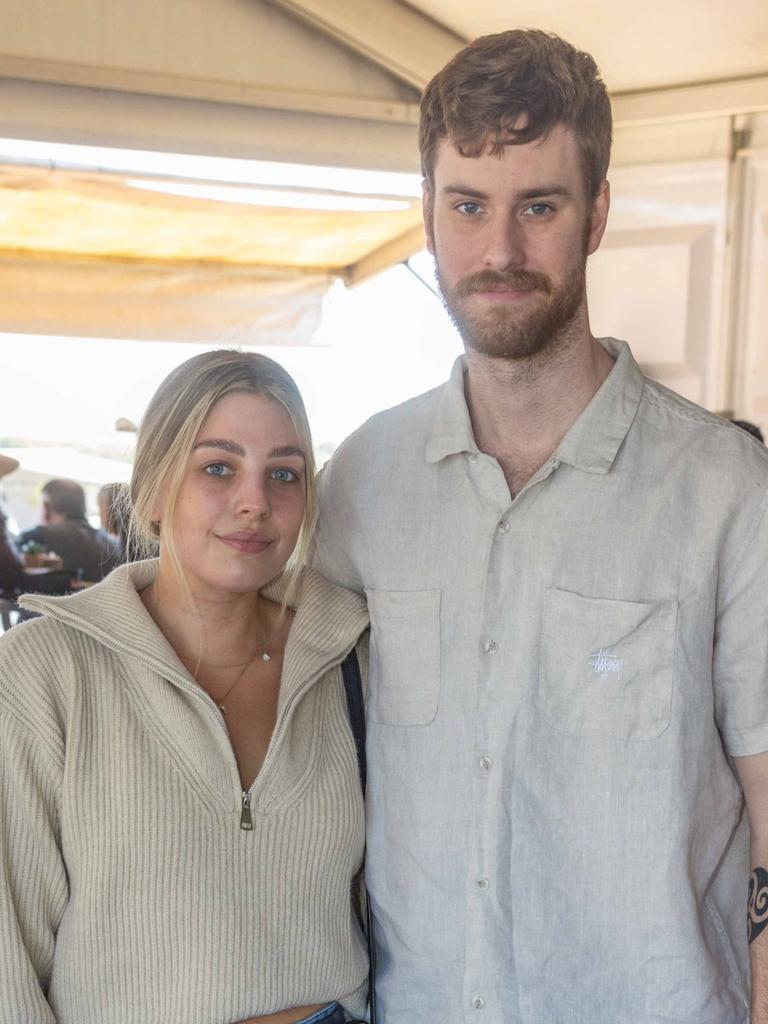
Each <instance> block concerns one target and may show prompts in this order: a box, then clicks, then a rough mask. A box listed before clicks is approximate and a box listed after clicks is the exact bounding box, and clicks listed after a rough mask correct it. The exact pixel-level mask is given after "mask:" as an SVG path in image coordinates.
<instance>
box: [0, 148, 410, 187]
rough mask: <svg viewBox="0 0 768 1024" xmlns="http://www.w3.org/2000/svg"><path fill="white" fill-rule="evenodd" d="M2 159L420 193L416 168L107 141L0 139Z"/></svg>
mask: <svg viewBox="0 0 768 1024" xmlns="http://www.w3.org/2000/svg"><path fill="white" fill-rule="evenodd" d="M2 161H5V162H6V163H22V164H45V165H52V166H55V167H62V168H76V169H78V170H89V171H112V172H118V173H122V174H149V175H162V176H163V177H169V176H171V177H179V178H195V179H200V180H203V181H208V182H211V181H213V182H231V183H233V184H241V185H276V186H278V187H282V188H291V187H294V188H313V189H319V190H322V191H328V192H352V193H357V194H359V195H377V196H404V197H407V198H411V199H412V198H414V197H417V196H419V195H421V178H420V176H419V175H418V174H403V173H400V172H395V171H364V170H355V169H354V168H350V167H319V166H314V165H310V164H282V163H273V162H271V161H266V160H239V159H234V158H230V157H217V156H190V155H187V154H185V153H155V152H152V151H150V150H141V149H111V148H107V147H105V146H79V145H73V144H70V143H63V142H35V141H32V140H26V139H0V162H2Z"/></svg>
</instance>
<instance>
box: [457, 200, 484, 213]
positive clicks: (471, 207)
mask: <svg viewBox="0 0 768 1024" xmlns="http://www.w3.org/2000/svg"><path fill="white" fill-rule="evenodd" d="M456 209H457V210H461V212H462V213H466V214H469V215H470V216H471V215H472V214H475V213H477V212H478V211H479V209H480V204H479V203H473V202H471V201H470V200H467V201H466V202H464V203H459V205H458V206H457V207H456Z"/></svg>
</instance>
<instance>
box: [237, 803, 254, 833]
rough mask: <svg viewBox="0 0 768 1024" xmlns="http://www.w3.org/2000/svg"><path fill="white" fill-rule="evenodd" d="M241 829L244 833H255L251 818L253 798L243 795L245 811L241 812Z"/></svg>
mask: <svg viewBox="0 0 768 1024" xmlns="http://www.w3.org/2000/svg"><path fill="white" fill-rule="evenodd" d="M240 828H241V829H242V830H243V831H244V832H253V818H252V817H251V798H250V797H249V796H248V794H247V793H243V809H242V811H241V812H240Z"/></svg>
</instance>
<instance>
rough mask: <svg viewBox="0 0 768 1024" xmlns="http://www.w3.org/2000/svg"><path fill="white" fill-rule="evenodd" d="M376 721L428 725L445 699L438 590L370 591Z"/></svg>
mask: <svg viewBox="0 0 768 1024" xmlns="http://www.w3.org/2000/svg"><path fill="white" fill-rule="evenodd" d="M365 594H366V597H367V598H368V609H369V611H370V615H371V664H370V671H369V678H370V682H369V687H370V693H371V702H370V707H369V715H370V718H371V721H373V722H380V723H381V724H383V725H429V723H430V722H431V721H432V720H433V719H434V717H435V715H436V714H437V706H438V701H439V697H440V597H441V591H439V590H366V592H365Z"/></svg>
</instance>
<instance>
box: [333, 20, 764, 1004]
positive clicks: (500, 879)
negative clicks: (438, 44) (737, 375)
mask: <svg viewBox="0 0 768 1024" xmlns="http://www.w3.org/2000/svg"><path fill="white" fill-rule="evenodd" d="M610 143H611V114H610V104H609V101H608V97H607V94H606V90H605V87H604V85H603V83H602V81H601V80H600V76H599V73H598V70H597V68H596V66H595V63H594V61H593V60H592V58H591V57H589V56H588V55H587V54H584V53H581V52H579V51H577V50H575V49H574V48H573V47H572V46H570V45H569V44H568V43H566V42H564V41H563V40H561V39H558V38H557V37H554V36H551V35H547V34H545V33H543V32H538V31H512V32H505V33H502V34H500V35H496V36H488V37H485V38H482V39H479V40H477V41H476V42H474V43H473V44H471V45H470V46H469V47H467V48H466V49H465V50H463V51H462V52H461V53H460V54H458V56H457V57H456V58H454V60H452V61H451V62H450V63H449V64H448V65H447V67H446V68H444V69H443V70H442V71H441V72H440V73H439V74H438V75H437V76H436V78H435V79H434V80H433V81H432V83H431V84H430V85H429V87H428V88H427V90H426V93H425V95H424V99H423V103H422V120H421V131H420V145H421V156H422V165H423V172H424V217H425V225H426V232H427V241H428V246H429V249H430V251H431V252H432V253H433V255H434V257H435V262H436V269H437V274H438V280H439V283H440V288H441V291H442V294H443V297H444V301H445V305H446V307H447V309H448V311H449V313H450V314H451V316H452V317H453V319H454V321H455V323H456V325H457V327H458V329H459V331H460V333H461V336H462V338H463V341H464V345H465V348H466V355H465V356H464V357H462V358H461V359H459V360H458V362H457V363H456V365H455V367H454V371H453V373H452V376H451V378H450V380H449V381H448V382H447V383H446V384H445V385H443V386H442V387H440V388H437V389H436V390H434V391H432V392H430V393H428V394H426V395H422V396H421V397H419V398H416V399H413V400H412V401H410V402H406V403H405V404H404V405H402V406H400V407H398V408H396V409H394V410H390V411H388V412H385V413H382V414H380V415H378V416H376V417H374V418H373V419H372V420H370V421H369V422H368V423H367V424H366V425H365V426H363V427H362V428H361V429H360V430H359V431H358V432H357V433H356V434H354V435H353V436H352V437H351V438H350V439H349V440H348V441H346V442H345V444H344V445H342V447H341V448H340V449H339V451H338V452H337V453H336V455H335V456H334V458H333V459H332V461H331V463H330V464H329V466H328V467H327V468H326V469H325V471H324V472H323V474H322V478H321V483H320V498H321V515H320V527H319V531H318V537H317V550H316V564H317V565H318V566H319V567H320V568H321V569H322V570H323V571H324V572H325V573H326V575H328V576H330V577H331V579H334V580H336V581H337V582H340V583H343V584H345V585H347V586H350V587H352V588H354V589H356V590H358V591H360V592H365V594H366V595H367V598H368V603H369V607H370V613H371V623H372V632H371V671H370V687H369V701H368V797H369V807H368V826H369V835H368V860H367V868H366V873H367V882H368V889H369V893H370V899H371V906H372V909H373V915H374V921H375V926H374V933H375V940H376V947H377V952H378V958H377V964H378V970H377V979H376V986H377V997H378V1006H379V1024H436V1022H440V1024H466V1022H468V1021H478V1022H484V1024H576V1022H581V1024H662V1022H664V1024H672V1022H675V1024H705V1022H706V1024H746V1022H748V1021H750V954H751V971H752V982H753V984H752V997H751V998H752V1010H751V1021H752V1024H766V1022H768V934H764V933H763V928H764V926H765V924H766V920H768V871H767V870H766V868H768V754H767V753H766V751H768V523H766V508H767V507H768V457H767V456H766V451H765V449H763V448H761V447H760V446H759V445H758V444H756V443H755V442H754V441H753V440H752V439H751V438H749V437H748V436H747V435H746V434H744V433H743V432H742V431H739V430H738V429H736V428H735V427H733V426H732V425H730V424H729V423H727V422H725V421H724V420H721V419H719V418H718V417H715V416H713V415H711V414H709V413H707V412H705V411H704V410H702V409H700V408H698V407H696V406H694V405H692V404H691V403H689V402H687V401H685V400H683V399H682V398H680V397H679V396H677V395H675V394H674V393H672V392H670V391H668V390H667V389H666V388H663V387H661V386H660V385H659V384H657V383H655V382H653V381H651V380H648V379H647V378H645V377H644V376H643V374H642V372H641V371H640V369H639V368H638V366H637V364H636V363H635V361H634V359H633V358H632V355H631V352H630V350H629V348H628V346H627V345H626V344H625V343H624V342H621V341H616V340H614V339H610V338H603V339H600V340H598V339H595V338H594V337H593V336H592V334H591V332H590V327H589V317H588V310H587V299H586V292H585V262H586V259H587V257H588V256H589V255H590V254H591V253H593V252H594V251H595V250H596V249H597V248H598V246H599V244H600V240H601V238H602V235H603V232H604V230H605V224H606V218H607V215H608V208H609V187H608V182H607V180H606V174H607V169H608V162H609V156H610ZM627 286H628V287H631V284H629V283H628V285H627ZM744 797H746V807H747V811H748V814H746V813H745V811H744ZM750 841H751V860H750ZM750 876H751V883H750V885H751V890H750V902H749V909H748V905H747V888H748V883H749V882H750ZM748 926H749V940H750V944H749V946H748Z"/></svg>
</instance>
